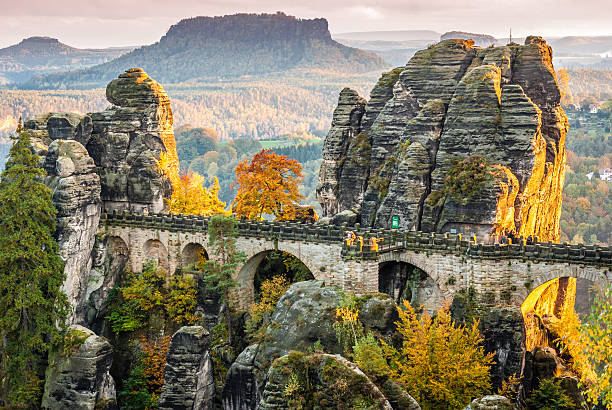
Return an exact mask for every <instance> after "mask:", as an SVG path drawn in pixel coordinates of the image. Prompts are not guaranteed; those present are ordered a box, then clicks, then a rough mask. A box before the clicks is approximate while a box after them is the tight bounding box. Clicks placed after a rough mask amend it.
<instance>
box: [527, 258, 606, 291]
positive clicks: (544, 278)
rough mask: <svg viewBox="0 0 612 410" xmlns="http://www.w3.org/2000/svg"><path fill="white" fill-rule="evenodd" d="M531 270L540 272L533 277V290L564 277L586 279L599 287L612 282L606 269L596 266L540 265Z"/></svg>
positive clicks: (533, 266)
mask: <svg viewBox="0 0 612 410" xmlns="http://www.w3.org/2000/svg"><path fill="white" fill-rule="evenodd" d="M531 268H532V270H535V269H537V270H538V272H537V273H536V275H534V277H533V282H532V287H531V288H532V289H536V288H537V287H538V286H540V285H542V284H544V283H546V282H549V281H551V280H554V279H558V278H563V277H573V278H577V279H586V280H590V281H591V282H593V283H597V284H599V285H605V284H606V282H612V276H607V275H606V273H605V268H598V267H595V266H581V265H567V264H562V265H539V264H538V265H532V266H531Z"/></svg>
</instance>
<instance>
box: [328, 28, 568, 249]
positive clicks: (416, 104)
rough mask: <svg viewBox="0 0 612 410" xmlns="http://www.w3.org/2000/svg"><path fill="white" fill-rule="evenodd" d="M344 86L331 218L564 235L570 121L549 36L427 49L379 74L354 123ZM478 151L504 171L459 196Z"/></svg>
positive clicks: (335, 126) (331, 138) (335, 132)
mask: <svg viewBox="0 0 612 410" xmlns="http://www.w3.org/2000/svg"><path fill="white" fill-rule="evenodd" d="M343 95H344V96H346V95H349V91H347V90H346V89H345V90H343V92H342V94H341V98H340V102H339V106H338V109H336V111H335V112H334V117H333V121H332V127H331V129H330V131H329V134H328V136H327V138H326V142H325V145H324V148H323V158H324V160H323V164H322V166H321V171H320V177H319V181H320V185H319V190H318V194H319V195H318V199H319V202H321V205H322V209H323V216H327V217H332V218H333V216H334V215H336V214H338V213H341V212H343V211H346V210H352V211H354V212H356V213H358V215H359V218H358V220H359V222H361V223H362V225H365V226H373V227H390V224H391V219H392V217H393V216H399V217H400V228H403V229H415V230H419V229H420V230H424V231H436V232H448V231H453V230H456V231H457V232H464V233H475V234H478V235H479V237H483V238H484V239H487V238H489V237H491V236H493V235H500V234H504V233H510V232H512V233H514V234H516V235H522V236H524V237H527V236H529V235H536V236H538V238H539V239H540V240H542V241H547V240H552V241H558V239H559V219H560V212H561V198H562V187H563V178H564V167H565V135H566V132H567V128H568V121H567V118H566V116H565V113H564V112H563V110H562V109H561V106H560V95H561V94H560V91H559V87H558V85H557V82H556V79H555V72H554V68H553V66H552V50H551V48H550V47H549V46H547V45H546V42H545V41H544V40H543V39H542V38H540V37H528V38H527V39H526V41H525V44H524V45H518V44H509V45H507V46H503V47H494V48H493V47H491V48H486V49H481V48H479V47H474V45H473V42H472V41H471V40H445V41H442V42H440V43H438V44H437V45H435V46H431V47H429V48H428V49H426V50H421V51H419V52H417V53H416V54H415V56H414V57H413V58H412V59H411V60H410V61H409V62H408V63H407V65H406V66H405V67H400V68H397V69H395V70H393V71H392V72H390V73H385V74H384V75H383V76H382V77H381V79H380V80H379V82H378V83H377V85H376V86H375V88H374V89H373V90H372V93H371V98H370V101H369V102H368V103H367V104H366V105H365V109H364V110H361V109H360V110H356V111H353V112H354V115H357V116H358V115H359V113H363V116H362V117H361V118H359V117H357V118H356V117H352V118H351V119H352V122H351V125H352V127H351V128H350V132H346V131H345V130H346V129H347V127H346V120H345V117H346V113H345V111H346V110H344V109H340V108H341V107H345V106H346V98H343ZM350 95H351V101H353V102H354V103H353V104H354V105H353V106H355V102H357V101H361V100H360V97H359V96H358V95H357V94H356V93H355V92H352V93H350ZM335 147H342V149H340V150H338V149H334V148H335ZM473 156H479V157H482V158H484V160H485V161H486V163H487V164H488V165H489V167H490V168H495V169H496V170H497V171H496V172H491V173H490V174H491V177H490V178H487V181H486V183H483V184H482V186H477V187H473V188H474V194H473V195H469V197H467V196H466V197H463V198H458V197H457V195H449V194H448V191H449V190H448V187H447V182H446V181H447V179H448V177H449V174H450V173H451V172H452V170H453V166H454V164H456V163H457V162H458V161H461V160H463V159H466V158H469V157H473ZM330 170H333V172H330Z"/></svg>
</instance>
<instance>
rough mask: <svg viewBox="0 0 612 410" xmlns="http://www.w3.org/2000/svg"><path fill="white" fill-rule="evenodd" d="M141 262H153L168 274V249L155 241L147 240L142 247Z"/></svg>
mask: <svg viewBox="0 0 612 410" xmlns="http://www.w3.org/2000/svg"><path fill="white" fill-rule="evenodd" d="M142 256H143V258H142V259H143V261H144V262H148V261H153V262H156V263H157V266H158V267H159V268H160V269H161V270H163V271H164V272H166V273H167V274H169V261H168V249H167V248H166V247H165V246H164V244H163V243H161V241H159V240H157V239H149V240H147V241H146V242H145V243H144V245H143V246H142Z"/></svg>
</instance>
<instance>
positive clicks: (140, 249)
mask: <svg viewBox="0 0 612 410" xmlns="http://www.w3.org/2000/svg"><path fill="white" fill-rule="evenodd" d="M207 224H208V219H207V218H203V217H196V216H186V215H166V214H161V215H138V214H127V213H123V214H118V213H113V214H103V215H102V218H101V223H100V232H99V234H100V235H103V236H105V237H106V238H107V244H108V247H109V250H110V251H111V253H115V254H121V255H123V256H125V257H127V258H128V261H129V262H128V266H129V267H130V269H131V270H132V271H134V272H138V271H140V270H141V269H142V266H143V263H145V262H146V261H147V260H154V261H156V262H157V263H158V264H159V266H160V267H161V268H162V269H163V270H164V271H166V272H168V274H172V273H174V272H175V271H176V270H177V269H183V268H187V267H189V266H190V265H192V264H193V263H195V262H196V261H197V258H198V254H199V253H200V252H201V251H202V250H204V252H205V253H206V256H207V257H210V258H211V259H214V258H215V252H214V250H213V249H210V246H209V243H208V234H207ZM348 230H352V231H354V232H356V233H357V234H358V235H361V236H363V238H364V239H365V240H366V241H367V240H368V238H370V237H376V238H384V239H383V241H382V242H381V246H380V249H379V251H378V252H373V251H370V250H369V247H367V246H365V247H364V248H363V250H360V249H359V248H358V247H357V246H354V247H348V246H346V244H345V243H344V240H343V239H344V236H345V233H346V231H348ZM236 245H237V247H238V249H239V250H240V251H242V252H244V253H245V254H246V256H247V258H246V262H245V263H244V265H243V266H241V267H240V268H239V269H238V270H237V272H236V280H237V282H238V284H239V285H238V289H237V292H236V301H237V302H238V305H239V307H241V308H248V306H249V305H250V304H251V303H252V301H253V297H254V289H253V278H254V275H255V272H256V270H257V267H258V265H259V264H260V262H261V261H262V260H263V259H264V257H265V256H266V254H268V253H269V252H271V251H274V250H279V251H284V252H287V253H289V254H291V255H293V256H295V257H297V258H298V259H299V260H301V261H302V262H303V263H304V264H305V265H306V266H307V267H308V268H309V269H310V271H311V273H312V274H313V276H314V277H315V278H316V279H320V280H324V281H325V282H327V283H329V284H334V285H337V286H339V287H341V288H342V289H345V290H349V291H355V292H378V291H386V292H387V291H392V290H393V284H392V285H389V283H388V279H387V278H385V276H386V275H388V272H391V271H392V270H390V269H389V267H392V266H402V265H404V266H413V267H417V268H419V269H420V270H421V271H423V272H424V273H426V275H427V278H423V279H425V281H424V283H425V282H427V283H429V285H426V286H425V285H424V289H423V291H424V292H425V295H424V296H423V301H426V300H427V301H429V302H430V303H431V301H435V303H441V301H442V300H443V299H451V298H452V297H453V295H454V294H455V292H457V291H459V290H461V289H466V288H468V287H473V288H474V289H475V290H476V291H477V292H478V294H479V295H481V298H483V300H482V302H483V303H486V304H490V305H493V304H500V303H501V304H514V305H518V306H520V305H521V304H522V303H523V301H524V300H525V298H526V297H527V296H528V295H529V293H530V292H531V291H532V290H533V289H535V288H536V287H537V286H539V285H541V284H543V283H545V282H547V281H549V280H552V279H555V278H559V277H576V278H583V279H588V280H590V281H592V282H598V283H606V282H612V248H611V247H595V246H584V245H569V244H554V243H536V244H533V245H525V244H515V245H499V244H495V245H487V244H480V243H475V242H474V241H466V240H463V239H462V237H461V236H460V235H454V234H449V233H445V234H437V233H423V232H412V231H410V232H398V231H394V230H362V229H360V228H359V226H356V227H354V228H348V227H346V226H344V227H339V226H325V225H312V224H302V223H294V222H266V221H240V222H239V224H238V238H237V242H236ZM383 282H385V283H383ZM389 286H391V288H389V289H387V288H388V287H389ZM426 307H427V306H426ZM431 308H435V307H434V306H431Z"/></svg>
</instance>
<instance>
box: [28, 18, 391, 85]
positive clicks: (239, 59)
mask: <svg viewBox="0 0 612 410" xmlns="http://www.w3.org/2000/svg"><path fill="white" fill-rule="evenodd" d="M383 65H384V63H383V60H382V59H381V58H379V57H377V56H375V55H374V54H370V53H367V52H364V51H361V50H358V49H355V48H351V47H346V46H343V45H341V44H339V43H337V42H336V41H334V40H332V38H331V35H330V33H329V30H328V28H327V20H325V19H312V20H302V19H297V18H295V17H292V16H287V15H285V14H283V13H276V14H235V15H229V16H222V17H195V18H190V19H186V20H182V21H180V22H179V23H178V24H176V25H174V26H172V27H170V29H169V30H168V32H167V33H166V35H165V36H163V37H162V38H161V39H160V41H159V42H157V43H155V44H152V45H150V46H145V47H141V48H138V49H136V50H134V51H132V52H131V53H128V54H125V55H123V56H121V57H120V58H117V59H115V60H113V61H110V62H108V63H105V64H101V65H99V66H96V67H92V68H89V69H86V70H79V71H75V72H71V73H63V74H56V75H51V76H47V77H44V78H41V79H34V80H33V81H31V82H29V83H28V84H27V85H26V88H60V87H62V86H66V87H67V88H92V87H99V86H101V85H103V84H105V83H107V82H108V81H109V80H111V79H112V78H113V77H114V76H115V73H117V72H118V71H119V72H120V71H122V70H125V69H128V68H130V67H142V68H143V69H144V70H146V71H147V72H148V73H151V75H153V76H154V77H155V78H157V79H158V80H159V81H160V82H162V83H178V82H183V81H188V80H194V79H207V78H208V79H215V80H217V79H219V78H227V77H238V76H243V75H265V74H270V73H277V72H284V71H288V70H294V69H307V70H313V69H314V70H323V71H331V72H341V73H359V72H367V71H373V70H377V69H380V68H381V67H383Z"/></svg>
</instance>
